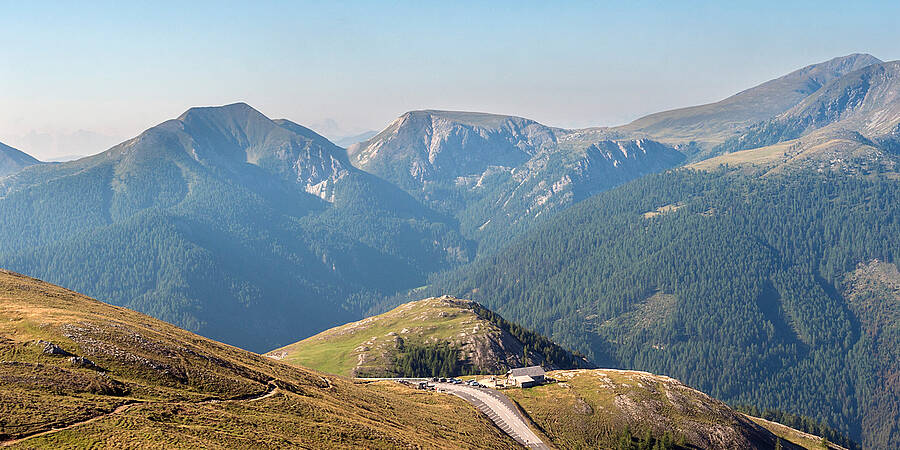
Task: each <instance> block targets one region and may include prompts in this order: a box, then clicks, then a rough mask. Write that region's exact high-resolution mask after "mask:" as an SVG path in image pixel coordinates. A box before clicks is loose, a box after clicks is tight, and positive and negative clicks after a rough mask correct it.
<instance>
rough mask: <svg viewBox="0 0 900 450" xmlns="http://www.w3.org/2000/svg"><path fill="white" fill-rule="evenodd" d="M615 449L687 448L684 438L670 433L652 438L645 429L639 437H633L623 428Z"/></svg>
mask: <svg viewBox="0 0 900 450" xmlns="http://www.w3.org/2000/svg"><path fill="white" fill-rule="evenodd" d="M615 448H616V449H617V450H672V449H679V448H689V447H687V446H686V443H685V438H684V436H681V435H679V436H678V437H677V438H676V437H675V436H674V435H673V434H672V433H671V432H670V431H666V432H665V433H663V435H662V436H659V437H654V436H653V435H652V434H651V433H650V430H649V429H646V430H644V432H643V433H641V434H640V435H637V436H635V435H634V434H633V433H632V432H631V430H630V429H629V428H628V427H625V430H623V431H622V432H621V433H620V434H619V438H618V439H617V440H616V443H615Z"/></svg>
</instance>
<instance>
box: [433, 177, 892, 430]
mask: <svg viewBox="0 0 900 450" xmlns="http://www.w3.org/2000/svg"><path fill="white" fill-rule="evenodd" d="M898 205H900V189H898V184H897V182H896V181H892V180H890V179H885V178H880V177H876V178H871V179H870V178H863V177H858V176H847V175H841V174H836V173H832V172H826V173H821V174H820V173H816V172H792V173H791V174H790V175H777V174H773V175H770V176H767V177H763V178H758V177H748V176H744V175H741V174H739V173H735V172H733V171H732V172H727V171H722V170H719V171H712V172H696V171H690V170H677V171H673V172H668V173H664V174H657V175H652V176H648V177H645V178H642V179H640V180H636V181H633V182H631V183H628V184H626V185H624V186H622V187H619V188H617V189H615V190H612V191H609V192H606V193H602V194H599V195H596V196H594V197H592V198H591V199H589V200H588V201H585V202H583V203H581V204H579V205H577V206H575V207H573V208H570V209H569V210H567V211H566V212H564V213H563V214H561V215H559V216H558V217H557V218H555V219H553V220H551V221H550V222H549V223H547V224H546V225H542V226H541V227H540V228H539V229H536V230H534V232H532V233H530V234H529V235H527V236H526V237H524V238H522V239H520V240H518V241H517V242H515V243H513V244H511V245H509V246H508V247H506V248H504V249H503V250H502V251H499V252H497V253H496V254H495V255H493V256H491V257H489V258H485V259H484V260H482V261H476V262H475V263H474V264H472V265H469V266H465V267H462V268H460V269H458V270H456V271H453V272H450V273H446V274H442V275H439V276H435V277H433V279H432V283H431V285H430V286H429V288H427V289H425V290H424V291H420V292H417V294H418V295H423V294H428V293H430V292H447V293H451V294H454V295H457V296H464V297H468V298H472V299H474V300H476V301H478V302H479V303H482V304H484V305H485V306H487V307H489V308H491V309H493V310H495V311H497V312H498V313H500V314H503V315H504V316H505V317H508V318H509V319H510V320H513V321H516V322H518V323H521V324H522V325H524V326H526V327H528V328H531V329H534V330H536V331H538V332H540V333H543V334H545V335H547V336H550V337H551V338H553V339H554V340H556V341H557V342H559V343H561V344H562V345H565V346H568V347H570V348H573V349H574V350H577V351H580V352H584V353H585V354H587V355H588V356H589V357H590V358H591V359H592V360H593V362H595V363H597V364H598V365H600V366H602V367H605V366H612V367H624V368H631V369H640V370H647V371H650V372H654V373H661V374H667V375H670V376H673V377H675V378H678V379H681V380H683V381H684V382H685V383H687V384H689V385H691V386H694V387H697V388H699V389H701V390H703V391H705V392H708V393H710V394H711V395H713V396H715V397H717V398H721V399H723V400H725V401H727V402H732V403H741V404H749V405H754V406H757V407H760V408H776V409H780V410H782V411H785V412H789V413H795V414H802V415H805V416H809V417H813V418H815V419H817V420H821V421H823V422H825V423H827V424H829V425H830V426H832V427H834V428H837V429H838V430H840V431H842V432H844V433H846V434H848V435H850V436H851V437H852V438H854V439H856V440H859V441H861V442H862V444H863V445H864V446H865V447H872V448H895V447H897V446H898V445H900V423H898V421H900V416H898V414H897V411H898V408H900V404H898V402H900V384H898V383H897V380H898V379H900V378H898V374H900V372H898V369H900V367H898V363H897V361H900V353H898V352H900V345H898V336H900V335H898V333H897V330H898V329H900V322H898V320H900V316H898V315H897V313H896V311H900V303H898V295H897V290H896V289H897V288H896V286H898V283H900V277H898V275H897V272H896V263H897V261H898V257H900V241H898V240H897V239H896V236H898V233H900V210H898V208H900V206H898Z"/></svg>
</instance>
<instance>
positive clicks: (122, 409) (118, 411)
mask: <svg viewBox="0 0 900 450" xmlns="http://www.w3.org/2000/svg"><path fill="white" fill-rule="evenodd" d="M267 386H268V388H267V389H266V391H265V392H263V393H261V394H254V395H252V396H249V397H244V398H236V399H224V400H221V399H214V400H204V401H201V402H196V404H201V405H202V404H213V403H224V402H256V401H260V400H263V399H267V398H269V397H271V396H273V395H275V394H278V393H279V392H280V390H279V389H278V386H276V385H275V383H274V382H271V381H270V382H269V384H268V385H267ZM141 403H147V402H144V401H141V400H133V401H130V402H129V403H126V404H124V405H120V406H119V407H117V408H116V409H114V410H112V411H111V412H108V413H106V414H101V415H99V416H94V417H91V418H90V419H86V420H82V421H81V422H75V423H73V424H71V425H66V426H64V427H60V428H51V429H49V430H44V431H38V432H35V433H32V434H29V435H27V436H22V437H20V438H16V439H12V440H8V441H3V442H0V447H8V446H10V445H13V444H18V443H19V442H22V441H25V440H28V439H31V438H36V437H40V436H46V435H48V434H52V433H57V432H59V431H64V430H68V429H71V428H75V427H79V426H81V425H87V424H89V423H92V422H96V421H98V420H100V419H103V418H106V417H109V416H114V415H116V414H121V413H123V412H125V411H127V410H128V409H129V408H131V407H132V406H135V405H139V404H141ZM153 403H157V402H153ZM159 403H164V402H159Z"/></svg>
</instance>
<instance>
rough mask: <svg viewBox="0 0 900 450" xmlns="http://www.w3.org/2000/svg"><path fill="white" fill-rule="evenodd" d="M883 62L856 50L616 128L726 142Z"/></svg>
mask: <svg viewBox="0 0 900 450" xmlns="http://www.w3.org/2000/svg"><path fill="white" fill-rule="evenodd" d="M879 63H881V60H879V59H878V58H875V57H874V56H872V55H867V54H852V55H847V56H842V57H839V58H834V59H832V60H829V61H825V62H822V63H818V64H813V65H810V66H807V67H804V68H802V69H799V70H796V71H794V72H791V73H789V74H787V75H785V76H783V77H780V78H776V79H774V80H771V81H768V82H765V83H763V84H761V85H759V86H756V87H753V88H750V89H747V90H745V91H742V92H739V93H737V94H735V95H733V96H731V97H728V98H726V99H724V100H722V101H719V102H716V103H710V104H707V105H700V106H692V107H688V108H680V109H675V110H671V111H664V112H659V113H655V114H651V115H649V116H646V117H642V118H640V119H637V120H635V121H634V122H632V123H630V124H628V125H625V126H622V127H616V128H613V129H611V131H612V132H615V133H620V134H623V135H626V136H631V135H634V134H638V135H645V136H647V137H650V138H651V139H656V140H659V141H661V142H666V143H670V144H687V143H689V142H691V141H694V142H697V143H698V144H699V145H701V146H704V147H710V146H712V145H716V144H720V143H722V142H724V141H725V140H726V139H728V138H730V137H733V136H735V135H737V134H740V133H741V132H743V131H744V130H745V129H746V128H747V127H749V126H751V125H753V124H755V123H757V122H760V121H763V120H767V119H770V118H772V117H774V116H776V115H778V114H781V113H782V112H784V111H787V110H788V109H790V108H792V107H794V106H795V105H797V104H798V103H800V102H801V101H802V100H803V99H805V98H806V97H807V96H809V95H811V94H813V93H814V92H816V91H818V90H819V89H820V88H822V87H823V86H825V85H827V84H828V83H830V82H831V81H833V80H836V79H838V78H840V77H842V76H844V75H846V74H848V73H851V72H854V71H856V70H859V69H862V68H864V67H868V66H871V65H874V64H879Z"/></svg>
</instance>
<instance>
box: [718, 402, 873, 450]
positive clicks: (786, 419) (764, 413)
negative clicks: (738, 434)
mask: <svg viewBox="0 0 900 450" xmlns="http://www.w3.org/2000/svg"><path fill="white" fill-rule="evenodd" d="M734 409H735V410H736V411H740V412H742V413H745V414H749V415H751V416H754V417H760V418H763V419H766V420H768V421H771V422H778V423H780V424H783V425H787V426H789V427H791V428H793V429H795V430H800V431H803V432H806V433H809V434H814V435H816V436H821V437H822V438H824V439H827V440H828V442H833V443H835V444H837V445H840V446H841V447H844V448H847V449H850V450H860V449H862V447H860V445H859V444H857V443H856V442H854V441H853V440H852V439H850V438H848V437H847V436H844V435H843V434H842V433H841V432H839V431H837V430H835V429H834V428H831V427H829V426H828V425H825V424H823V423H821V422H819V421H817V420H815V419H812V418H810V417H806V416H801V415H798V414H790V413H786V412H782V411H778V410H776V409H765V410H762V409H759V408H757V407H755V406H747V405H737V406H735V407H734Z"/></svg>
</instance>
